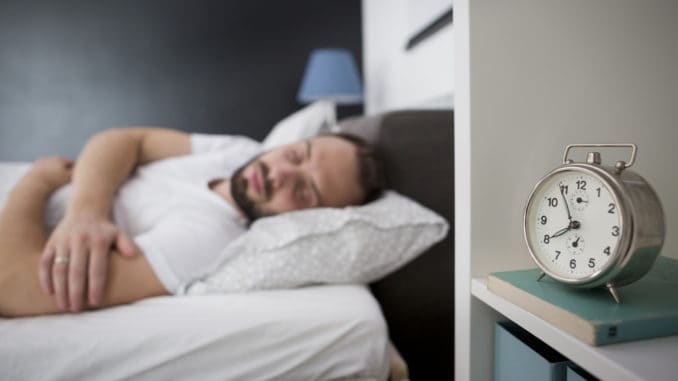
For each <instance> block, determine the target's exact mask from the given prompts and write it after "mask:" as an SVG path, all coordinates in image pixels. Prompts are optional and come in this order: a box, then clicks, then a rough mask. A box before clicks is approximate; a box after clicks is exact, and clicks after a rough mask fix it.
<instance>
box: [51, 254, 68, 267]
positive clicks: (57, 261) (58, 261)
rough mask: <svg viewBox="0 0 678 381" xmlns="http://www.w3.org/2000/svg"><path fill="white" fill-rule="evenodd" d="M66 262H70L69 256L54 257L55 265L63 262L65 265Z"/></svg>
mask: <svg viewBox="0 0 678 381" xmlns="http://www.w3.org/2000/svg"><path fill="white" fill-rule="evenodd" d="M66 263H68V257H65V256H57V257H56V258H54V264H55V265H61V264H64V265H65V264H66Z"/></svg>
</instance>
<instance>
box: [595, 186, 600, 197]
mask: <svg viewBox="0 0 678 381" xmlns="http://www.w3.org/2000/svg"><path fill="white" fill-rule="evenodd" d="M596 192H598V197H600V188H596Z"/></svg>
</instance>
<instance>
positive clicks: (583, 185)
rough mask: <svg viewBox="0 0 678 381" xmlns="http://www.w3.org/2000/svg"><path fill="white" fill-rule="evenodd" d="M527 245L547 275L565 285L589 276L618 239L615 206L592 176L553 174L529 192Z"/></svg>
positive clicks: (610, 254) (618, 216)
mask: <svg viewBox="0 0 678 381" xmlns="http://www.w3.org/2000/svg"><path fill="white" fill-rule="evenodd" d="M526 218H527V220H526V221H525V228H526V233H527V240H528V244H529V245H530V248H531V250H532V252H533V254H534V256H535V257H537V258H538V260H539V262H541V265H542V266H543V267H545V268H546V269H547V270H548V272H550V273H551V274H554V275H556V276H559V277H561V278H565V279H569V280H578V279H582V278H588V277H591V276H594V274H595V273H596V272H598V271H599V270H601V269H602V268H603V267H604V266H605V265H606V264H607V263H609V261H610V260H611V258H612V257H614V255H615V253H616V249H617V246H618V245H619V241H620V240H621V238H622V233H623V232H622V228H623V226H622V219H621V210H620V205H617V201H616V199H615V197H614V196H613V194H612V192H611V191H610V189H609V188H608V187H607V186H606V185H605V184H604V183H603V182H602V181H601V180H600V179H599V178H598V177H597V176H593V175H590V174H588V173H584V172H581V171H574V170H566V171H560V172H556V173H555V174H554V175H552V176H550V177H549V178H547V179H546V180H545V181H543V182H542V183H541V184H539V186H538V188H537V189H536V190H535V191H534V194H533V196H532V198H531V202H530V205H529V206H528V209H527V214H526Z"/></svg>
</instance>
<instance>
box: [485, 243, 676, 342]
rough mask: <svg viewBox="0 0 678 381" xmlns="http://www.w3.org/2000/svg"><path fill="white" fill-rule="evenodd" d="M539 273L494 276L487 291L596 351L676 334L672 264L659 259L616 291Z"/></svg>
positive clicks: (669, 259) (670, 261) (509, 272)
mask: <svg viewBox="0 0 678 381" xmlns="http://www.w3.org/2000/svg"><path fill="white" fill-rule="evenodd" d="M540 274H541V270H539V269H536V268H534V269H527V270H517V271H503V272H495V273H491V274H489V275H488V279H487V288H488V289H489V290H490V291H491V292H493V293H495V294H497V295H499V296H501V297H503V298H505V299H507V300H508V301H510V302H512V303H513V304H515V305H517V306H519V307H521V308H523V309H524V310H526V311H528V312H530V313H532V314H534V315H536V316H538V317H540V318H542V319H543V320H545V321H547V322H548V323H550V324H552V325H554V326H556V327H558V328H560V329H561V330H563V331H565V332H567V333H569V334H570V335H572V336H574V337H576V338H578V339H580V340H582V341H584V342H585V343H588V344H589V345H593V346H599V345H607V344H614V343H620V342H625V341H633V340H642V339H649V338H653V337H661V336H669V335H676V334H678V297H676V295H678V260H676V259H673V258H668V257H664V256H659V257H658V258H657V261H656V262H655V264H654V266H653V267H652V269H651V270H650V271H649V272H648V273H647V274H646V275H645V276H644V277H643V278H641V279H640V280H638V281H636V282H634V283H632V284H630V285H627V286H624V287H620V288H618V289H617V292H618V294H619V297H620V299H621V303H620V304H617V303H616V302H615V301H614V299H613V298H612V296H611V295H610V293H609V291H608V290H607V289H606V288H604V287H599V288H594V289H577V288H572V287H568V286H566V285H564V284H561V283H558V282H557V281H555V280H553V279H551V278H549V277H548V276H546V277H544V278H543V279H542V280H541V281H539V282H537V278H539V275H540Z"/></svg>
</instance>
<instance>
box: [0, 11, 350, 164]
mask: <svg viewBox="0 0 678 381" xmlns="http://www.w3.org/2000/svg"><path fill="white" fill-rule="evenodd" d="M360 12H361V10H360V3H359V0H348V1H327V2H318V1H314V0H293V1H285V2H276V1H246V0H240V1H216V0H199V1H191V2H187V1H182V0H167V1H162V2H158V1H150V0H134V1H132V0H122V1H109V2H102V1H84V0H63V1H20V0H7V1H2V2H0V83H2V86H0V160H32V159H33V158H35V157H36V156H39V155H47V154H53V153H60V154H66V155H71V156H74V155H76V154H77V152H78V151H79V149H80V147H81V146H82V144H83V143H84V142H85V140H86V139H87V137H88V136H89V135H91V134H93V133H95V132H97V131H100V130H102V129H105V128H108V127H112V126H120V125H160V126H167V127H175V128H180V129H183V130H186V131H203V132H213V133H230V134H244V135H249V136H252V137H254V138H257V139H259V138H262V137H263V136H265V134H266V133H267V132H268V131H269V129H270V128H271V127H272V126H273V124H275V123H276V122H277V121H278V120H280V119H281V118H283V117H284V116H286V115H288V114H289V113H291V112H293V111H294V110H296V109H298V108H300V107H301V105H300V104H298V103H297V102H296V100H295V99H296V93H297V90H298V86H299V83H300V82H301V77H302V74H303V70H304V67H305V65H306V60H307V59H308V55H309V53H310V52H311V50H312V49H314V48H316V47H323V46H338V47H344V48H348V49H350V50H351V51H353V53H354V54H355V56H356V59H357V60H358V62H360V61H361V59H362V56H361V43H362V38H361V37H362V36H361V14H360Z"/></svg>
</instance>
